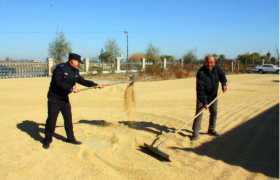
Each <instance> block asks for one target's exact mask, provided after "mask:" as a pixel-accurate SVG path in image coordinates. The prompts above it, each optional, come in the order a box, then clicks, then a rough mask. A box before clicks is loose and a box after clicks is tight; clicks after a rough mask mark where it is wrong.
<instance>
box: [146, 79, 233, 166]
mask: <svg viewBox="0 0 280 180" xmlns="http://www.w3.org/2000/svg"><path fill="white" fill-rule="evenodd" d="M229 83H230V81H229ZM229 83H228V84H227V85H229ZM222 92H223V91H221V92H220V93H219V94H218V95H217V97H216V98H215V99H214V100H213V101H212V102H211V103H210V104H209V105H208V107H209V106H211V105H212V104H213V103H214V102H215V101H216V100H217V99H218V97H219V95H220V94H221V93H222ZM203 111H205V109H204V108H203V109H202V110H201V111H200V112H199V113H198V114H197V115H195V116H194V117H193V118H192V119H191V120H189V121H188V122H187V123H186V124H184V125H183V126H182V127H181V128H180V129H178V130H177V131H176V132H175V133H173V134H172V135H171V136H169V137H168V138H166V139H165V140H164V141H163V142H162V143H160V144H159V145H158V146H157V147H153V146H152V145H148V144H146V143H144V146H145V147H146V148H147V149H149V150H150V151H152V152H154V153H156V154H157V155H159V156H160V157H162V158H164V159H166V160H168V161H171V160H170V159H169V155H168V154H166V153H164V152H162V151H160V150H159V148H160V147H161V146H162V145H163V143H164V142H165V141H167V140H168V139H169V138H171V137H173V136H174V135H175V134H177V133H178V132H179V131H181V130H182V129H183V128H184V127H185V126H186V125H187V124H189V122H191V121H193V120H194V119H195V118H197V117H198V116H199V115H200V114H201V113H203Z"/></svg>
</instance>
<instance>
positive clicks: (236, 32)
mask: <svg viewBox="0 0 280 180" xmlns="http://www.w3.org/2000/svg"><path fill="white" fill-rule="evenodd" d="M57 30H59V31H61V30H63V32H64V35H65V37H66V39H67V41H70V42H71V43H72V49H73V52H74V53H77V54H80V55H81V56H82V58H86V57H96V56H97V54H98V53H100V52H101V48H103V49H104V44H105V42H106V41H107V39H108V38H115V39H116V41H117V43H118V44H119V46H120V48H121V52H122V53H123V55H124V56H125V57H126V56H127V37H128V51H129V52H128V56H131V55H132V54H134V53H145V52H146V48H147V45H148V44H149V43H152V44H153V46H155V47H158V48H159V49H160V54H161V55H171V56H174V57H175V58H176V59H179V58H182V57H183V55H184V54H186V53H187V52H189V51H191V50H192V51H193V52H194V53H195V54H196V55H197V58H198V59H203V58H204V57H205V55H206V54H214V53H216V54H218V55H219V54H224V55H225V57H226V58H228V59H236V58H237V55H238V54H245V53H247V52H249V53H253V52H258V53H261V55H265V54H266V53H267V52H268V51H270V53H271V54H272V56H275V57H277V54H276V48H279V0H141V1H139V0H111V1H109V0H79V1H78V0H67V1H66V0H0V60H4V59H5V58H6V57H9V58H11V59H14V60H21V59H28V60H42V61H44V60H45V59H46V58H47V57H49V54H48V47H49V43H50V42H51V41H52V40H53V39H54V38H55V36H56V31H57ZM124 31H128V36H126V34H125V33H124Z"/></svg>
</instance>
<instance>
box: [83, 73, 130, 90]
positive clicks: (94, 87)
mask: <svg viewBox="0 0 280 180" xmlns="http://www.w3.org/2000/svg"><path fill="white" fill-rule="evenodd" d="M134 78H135V73H133V74H131V75H130V76H128V77H127V81H122V82H121V83H113V84H106V85H104V86H112V85H116V84H123V83H127V87H129V86H132V85H133V84H134ZM96 88H99V87H98V86H93V87H88V88H84V89H80V91H85V90H89V89H96Z"/></svg>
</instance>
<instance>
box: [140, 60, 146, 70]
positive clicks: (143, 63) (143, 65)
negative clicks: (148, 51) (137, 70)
mask: <svg viewBox="0 0 280 180" xmlns="http://www.w3.org/2000/svg"><path fill="white" fill-rule="evenodd" d="M145 61H146V59H145V58H141V63H142V64H141V66H142V68H141V69H142V70H144V69H145Z"/></svg>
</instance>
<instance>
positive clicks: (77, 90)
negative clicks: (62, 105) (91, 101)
mask: <svg viewBox="0 0 280 180" xmlns="http://www.w3.org/2000/svg"><path fill="white" fill-rule="evenodd" d="M72 92H74V93H78V92H80V89H79V88H73V91H72Z"/></svg>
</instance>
